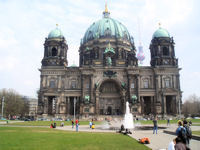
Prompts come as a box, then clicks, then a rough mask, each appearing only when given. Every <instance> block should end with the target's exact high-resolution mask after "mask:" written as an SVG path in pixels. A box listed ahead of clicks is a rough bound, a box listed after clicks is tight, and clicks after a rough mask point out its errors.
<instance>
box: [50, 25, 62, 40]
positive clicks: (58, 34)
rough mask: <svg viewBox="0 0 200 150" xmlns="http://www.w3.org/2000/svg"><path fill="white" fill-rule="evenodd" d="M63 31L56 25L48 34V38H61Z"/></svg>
mask: <svg viewBox="0 0 200 150" xmlns="http://www.w3.org/2000/svg"><path fill="white" fill-rule="evenodd" d="M63 37H64V36H63V33H62V31H61V30H60V29H58V27H56V28H55V29H54V30H52V31H51V32H50V33H49V35H48V38H63Z"/></svg>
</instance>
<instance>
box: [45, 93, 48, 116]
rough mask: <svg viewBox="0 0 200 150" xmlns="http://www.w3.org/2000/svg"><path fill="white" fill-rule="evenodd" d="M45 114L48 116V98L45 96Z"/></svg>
mask: <svg viewBox="0 0 200 150" xmlns="http://www.w3.org/2000/svg"><path fill="white" fill-rule="evenodd" d="M44 114H48V97H46V96H44Z"/></svg>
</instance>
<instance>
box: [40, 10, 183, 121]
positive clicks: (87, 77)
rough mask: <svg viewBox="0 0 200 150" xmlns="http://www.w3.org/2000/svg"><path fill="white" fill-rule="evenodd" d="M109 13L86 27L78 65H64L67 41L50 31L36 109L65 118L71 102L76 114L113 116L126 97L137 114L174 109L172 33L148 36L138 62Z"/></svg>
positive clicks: (175, 70)
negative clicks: (146, 59)
mask: <svg viewBox="0 0 200 150" xmlns="http://www.w3.org/2000/svg"><path fill="white" fill-rule="evenodd" d="M109 15H110V13H109V12H108V11H104V17H103V19H102V20H100V21H98V22H95V23H93V25H92V26H93V27H90V28H89V29H88V30H87V31H86V34H85V36H84V38H83V40H82V42H81V45H80V49H79V53H80V59H79V60H80V61H79V63H80V64H79V67H76V66H71V67H68V66H67V65H68V63H67V50H68V45H67V43H66V41H65V38H64V37H63V36H62V35H57V34H56V36H52V34H53V35H54V33H52V32H55V31H52V32H51V33H50V34H51V36H49V37H48V38H46V40H45V44H44V47H45V48H44V49H45V50H44V51H45V52H44V58H43V60H42V67H41V69H40V72H41V82H40V91H39V103H38V113H39V115H43V116H44V117H45V116H50V117H62V118H69V117H72V116H73V115H74V108H75V114H76V115H77V116H78V117H79V118H88V117H96V118H104V117H106V116H108V115H109V116H110V115H112V116H116V117H117V116H123V114H124V113H125V102H126V101H129V103H130V108H131V112H132V113H133V114H134V115H136V116H144V115H150V114H152V115H156V114H157V115H176V114H178V111H179V110H180V104H181V90H180V81H179V71H180V69H179V68H178V60H177V59H176V57H175V52H174V41H173V38H171V37H169V36H162V34H161V35H159V36H157V35H156V36H153V38H152V41H151V44H150V51H151V62H150V63H151V66H138V62H137V58H136V55H135V52H136V49H135V46H134V42H133V38H132V37H131V36H130V35H129V33H128V31H127V29H126V28H125V27H124V26H123V25H122V24H121V23H119V22H117V21H116V20H114V19H111V18H110V16H109ZM108 22H109V24H110V26H109V25H107V23H108ZM96 24H97V25H98V29H95V27H96V26H95V25H96ZM112 24H113V26H111V25H112ZM102 26H103V28H102V29H101V27H102ZM105 27H106V28H105ZM112 28H114V29H112ZM119 28H120V29H119ZM121 29H123V30H121ZM56 30H58V29H56ZM120 30H121V31H120ZM159 30H160V29H159ZM117 31H118V32H117ZM56 32H57V31H56ZM156 32H157V31H156Z"/></svg>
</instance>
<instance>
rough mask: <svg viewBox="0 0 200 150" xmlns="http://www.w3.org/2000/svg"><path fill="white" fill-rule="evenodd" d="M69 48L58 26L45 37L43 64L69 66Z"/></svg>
mask: <svg viewBox="0 0 200 150" xmlns="http://www.w3.org/2000/svg"><path fill="white" fill-rule="evenodd" d="M67 50H68V45H67V42H66V40H65V38H64V36H63V34H62V31H61V30H60V29H59V28H58V26H57V27H56V28H55V29H54V30H52V31H51V32H50V33H49V35H48V38H46V39H45V43H44V57H43V59H42V66H67V64H68V63H67Z"/></svg>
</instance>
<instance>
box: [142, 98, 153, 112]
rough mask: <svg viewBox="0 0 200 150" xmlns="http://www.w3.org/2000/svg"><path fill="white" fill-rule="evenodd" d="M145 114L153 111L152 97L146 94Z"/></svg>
mask: <svg viewBox="0 0 200 150" xmlns="http://www.w3.org/2000/svg"><path fill="white" fill-rule="evenodd" d="M143 99H144V114H145V115H149V114H150V113H151V97H150V96H144V97H143Z"/></svg>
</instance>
